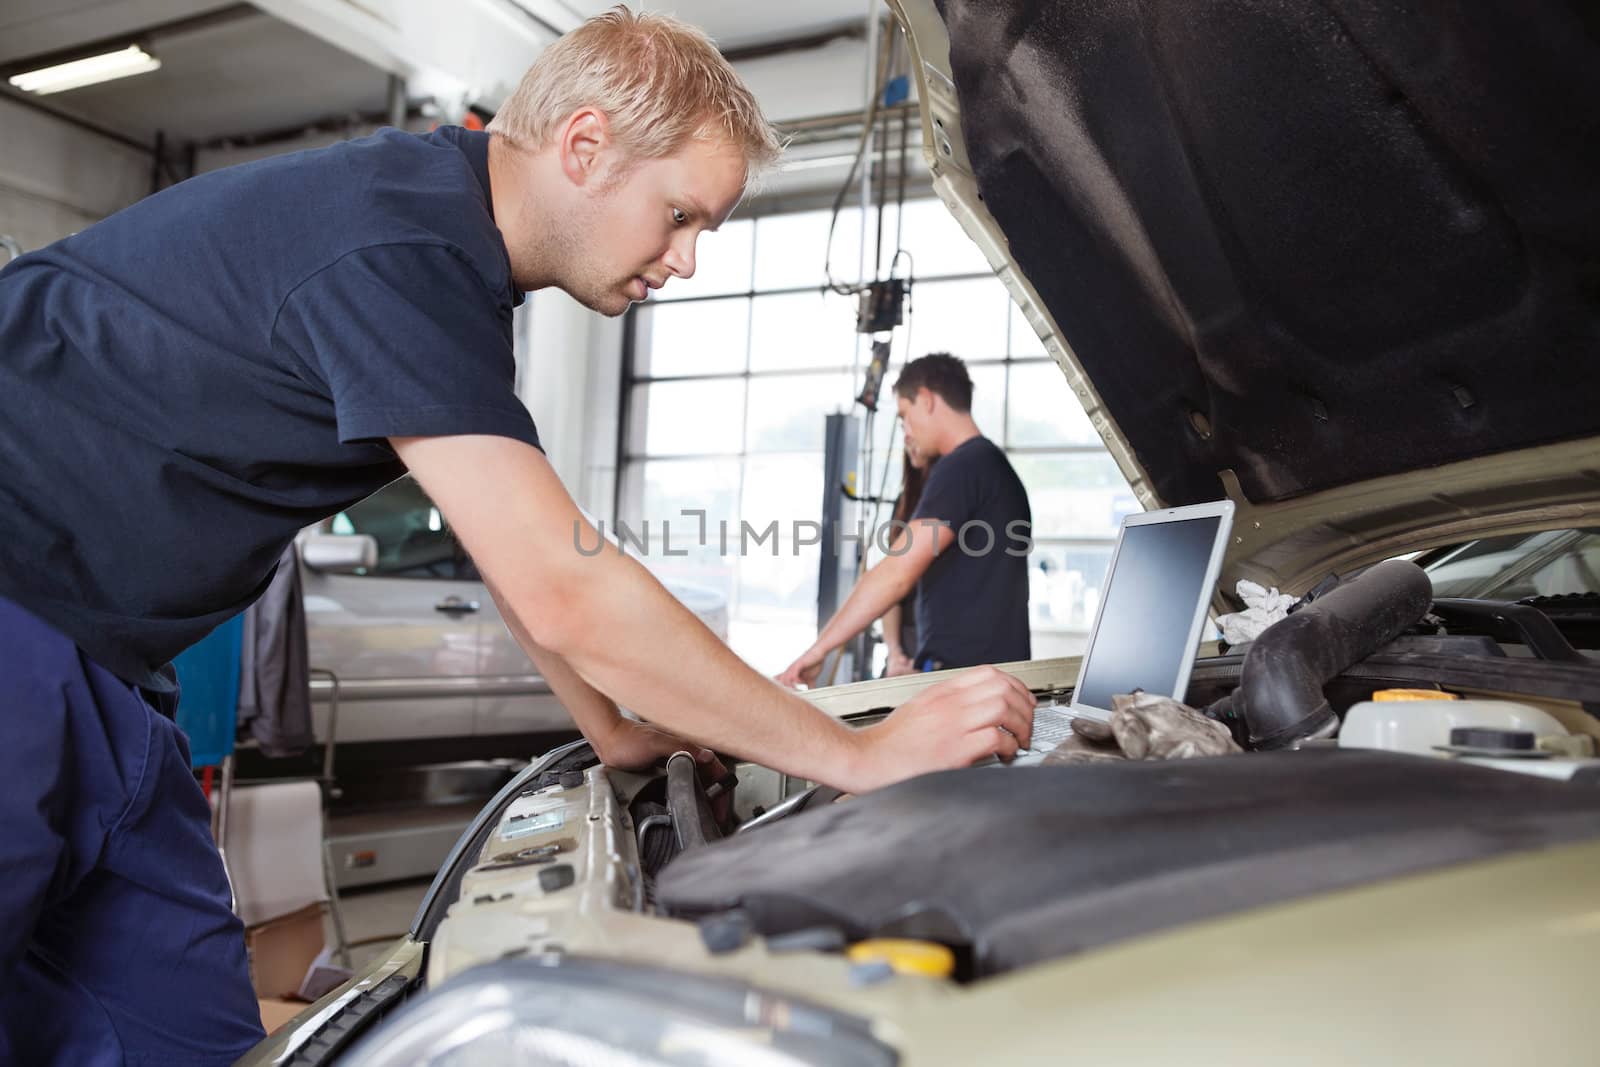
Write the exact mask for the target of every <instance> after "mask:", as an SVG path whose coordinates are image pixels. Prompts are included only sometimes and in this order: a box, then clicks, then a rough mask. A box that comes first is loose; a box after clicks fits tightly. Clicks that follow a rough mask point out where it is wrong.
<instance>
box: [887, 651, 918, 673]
mask: <svg viewBox="0 0 1600 1067" xmlns="http://www.w3.org/2000/svg"><path fill="white" fill-rule="evenodd" d="M916 673H917V665H916V663H914V662H912V659H911V657H910V656H908V655H906V654H905V653H904V652H902V651H900V650H899V649H898V648H897V649H894V650H893V651H891V652H890V653H889V663H888V666H887V667H886V668H885V669H884V672H883V676H884V677H885V678H899V677H902V676H903V675H907V674H916Z"/></svg>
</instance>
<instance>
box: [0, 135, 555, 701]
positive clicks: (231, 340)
mask: <svg viewBox="0 0 1600 1067" xmlns="http://www.w3.org/2000/svg"><path fill="white" fill-rule="evenodd" d="M521 300H522V294H521V293H520V292H518V291H517V290H516V288H515V286H514V285H513V283H512V279H511V264H510V260H509V258H508V256H507V254H506V248H505V244H504V242H503V241H502V239H501V237H500V233H499V231H498V230H497V229H496V228H495V224H494V214H493V207H492V204H491V201H490V189H489V169H488V135H487V134H483V133H474V132H469V131H466V130H462V129H457V128H445V129H440V130H438V131H436V132H434V133H431V134H428V135H426V136H416V135H413V134H408V133H403V132H400V131H397V130H383V131H380V132H379V133H377V134H375V135H373V136H371V137H367V138H364V139H362V140H359V141H351V142H347V143H344V144H340V145H336V146H333V147H331V148H324V149H320V150H316V151H311V152H302V153H297V154H294V155H289V156H281V157H277V158H274V159H268V160H264V161H262V162H258V163H250V164H246V165H244V166H240V167H233V168H229V169H227V170H222V171H217V172H215V173H212V174H206V175H203V176H201V177H198V178H193V179H191V180H189V181H186V182H183V183H182V184H180V185H176V186H174V187H172V188H170V189H167V190H165V191H163V192H161V193H158V194H157V195H155V196H152V197H149V198H148V199H146V200H142V201H140V202H139V203H137V204H135V205H134V206H132V207H130V208H128V209H127V210H125V211H122V212H120V213H118V214H116V215H113V216H112V217H110V218H108V219H106V220H104V221H103V222H100V223H97V224H95V225H94V226H91V227H89V228H88V229H87V230H84V231H83V232H82V233H80V234H77V235H75V236H73V237H69V238H67V239H65V240H63V241H58V242H57V243H55V244H53V245H51V246H49V247H48V248H45V249H42V250H40V251H38V252H35V253H32V254H30V255H27V256H23V257H21V258H20V259H17V260H16V261H14V262H13V263H11V264H10V265H9V266H8V267H6V269H5V270H4V271H0V405H3V410H4V418H3V420H0V595H3V596H6V597H9V598H11V599H12V600H14V601H15V602H17V603H18V604H20V605H22V606H23V607H24V608H26V609H28V610H29V611H31V612H33V613H34V614H35V615H37V616H39V617H40V618H42V619H44V620H45V621H46V622H48V623H50V624H51V625H52V626H54V627H56V628H57V629H59V630H60V631H61V632H62V633H64V634H66V635H67V636H68V637H71V638H72V639H73V640H74V641H75V642H77V644H78V646H79V647H80V648H82V649H83V650H84V651H85V652H86V653H88V654H89V655H90V656H91V657H92V658H93V659H95V660H96V661H98V662H99V663H101V664H102V665H104V666H105V667H107V668H108V669H110V670H111V671H113V672H115V673H116V674H117V675H118V676H120V677H122V678H124V679H126V680H127V681H130V682H132V683H135V684H138V685H142V686H146V687H148V688H151V689H156V690H161V689H168V688H170V683H169V682H168V681H167V678H166V675H165V673H164V672H162V671H161V668H162V667H163V665H164V664H166V663H167V662H168V661H169V660H170V659H171V658H172V657H173V656H175V655H176V654H177V653H178V652H180V651H182V650H183V649H184V648H186V647H187V646H189V645H191V644H193V643H194V642H195V641H197V640H199V639H200V638H201V637H203V636H205V634H206V633H208V632H209V631H210V630H211V629H212V628H213V627H215V626H216V625H217V624H219V623H221V622H223V621H224V620H226V619H227V618H229V617H231V616H232V615H234V614H236V613H237V612H239V611H241V610H242V609H243V608H245V607H246V606H248V605H249V604H250V603H251V602H252V601H253V600H254V599H255V598H256V597H257V596H258V595H259V594H260V593H261V592H262V590H263V589H265V587H266V584H267V582H268V581H269V580H270V578H271V576H272V572H273V569H274V564H275V562H276V560H277V559H278V557H279V555H280V554H281V553H282V552H283V550H284V548H285V547H286V546H287V544H288V543H289V541H290V540H292V539H293V537H294V535H295V533H296V532H297V531H298V530H300V529H301V528H302V527H304V526H306V525H308V524H310V523H312V522H315V521H316V520H318V519H321V518H324V517H326V516H328V515H331V514H334V513H336V512H338V511H340V510H342V509H344V508H345V507H348V506H349V505H350V504H353V503H355V502H356V501H358V500H360V499H361V498H363V497H365V496H367V495H369V494H371V493H372V492H374V491H375V490H377V489H379V488H381V487H382V486H384V485H385V484H387V483H388V482H390V481H393V480H394V479H395V478H397V477H399V476H400V475H401V474H402V473H404V467H403V466H402V464H401V463H400V462H399V460H398V459H397V458H396V456H395V453H394V451H393V449H391V448H390V447H389V445H388V444H387V443H386V442H385V440H384V439H385V438H386V437H390V436H441V435H448V434H466V433H474V434H495V435H500V436H505V437H512V438H515V439H517V440H521V441H525V442H527V443H528V444H531V445H534V446H537V445H538V442H539V438H538V434H537V432H536V431H535V429H534V426H533V421H532V419H531V418H530V417H529V415H528V412H527V409H526V408H525V407H524V406H523V405H522V403H521V402H520V401H519V400H518V399H517V397H516V395H515V393H514V392H513V375H514V357H513V353H512V340H511V314H512V308H513V307H514V306H515V305H516V304H518V303H520V302H521Z"/></svg>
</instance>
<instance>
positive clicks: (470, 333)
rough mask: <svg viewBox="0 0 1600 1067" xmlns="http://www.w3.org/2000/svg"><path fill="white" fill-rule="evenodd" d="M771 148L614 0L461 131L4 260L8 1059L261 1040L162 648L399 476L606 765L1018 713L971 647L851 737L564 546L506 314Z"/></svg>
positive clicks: (1011, 687)
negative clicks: (496, 107) (309, 532)
mask: <svg viewBox="0 0 1600 1067" xmlns="http://www.w3.org/2000/svg"><path fill="white" fill-rule="evenodd" d="M778 152H779V148H778V144H777V142H776V140H775V138H774V137H773V134H772V132H771V129H770V127H769V126H768V125H767V123H766V121H765V120H764V119H763V118H762V116H761V114H760V110H759V108H758V107H757V106H756V103H755V101H754V99H753V98H752V97H751V95H750V94H749V92H748V90H746V89H745V87H744V86H743V85H742V84H741V83H740V81H739V79H738V77H737V76H736V75H735V74H734V72H733V70H732V68H731V67H730V66H729V65H728V64H727V62H726V60H725V59H723V57H722V56H721V55H720V53H718V52H717V50H716V48H715V46H714V45H713V44H712V43H711V42H710V41H709V40H708V39H707V38H706V37H705V36H704V35H703V34H701V33H699V32H698V31H695V30H692V29H690V28H688V27H686V26H684V25H682V24H681V23H678V22H675V21H673V20H671V19H668V18H664V17H660V16H635V15H632V14H630V13H628V12H627V11H626V10H625V9H623V8H617V9H613V10H612V11H610V12H608V13H607V14H605V15H602V16H600V17H598V18H596V19H592V20H590V21H589V22H587V23H585V24H584V25H583V26H582V27H581V28H579V29H578V30H576V31H574V32H573V33H571V34H569V35H567V36H566V37H564V38H563V39H562V40H561V41H559V42H557V43H556V44H554V45H552V46H551V47H550V48H549V49H547V50H546V51H545V52H544V53H543V54H542V55H541V57H540V58H539V60H538V62H536V63H535V64H534V66H533V67H532V68H531V69H530V70H529V72H528V74H527V75H526V76H525V77H524V79H523V81H522V83H521V84H520V85H519V87H518V88H517V89H516V91H515V92H514V93H513V94H512V96H511V97H510V98H509V99H508V100H507V101H506V103H505V105H504V106H503V107H502V108H501V110H500V112H499V113H498V115H497V116H496V117H495V120H494V121H493V122H492V123H491V124H490V126H489V132H488V133H475V132H468V131H465V130H461V129H453V128H447V129H441V130H438V131H436V132H434V133H431V134H428V135H426V136H413V135H411V134H407V133H402V132H399V131H396V130H383V131H381V132H379V133H378V134H376V135H374V136H372V137H368V138H365V139H364V140H359V141H353V142H350V143H347V144H342V145H337V146H335V147H332V148H327V149H323V150H320V151H313V152H306V153H300V154H296V155H291V156H285V157H281V158H277V159H270V160H266V161H263V162H258V163H252V164H247V165H245V166H241V167H237V168H232V169H229V170H223V171H219V172H216V173H212V174H207V175H204V176H202V177H199V178H195V179H192V180H190V181H187V182H183V183H181V184H179V185H177V186H175V187H173V188H171V189H168V190H165V191H164V192H161V193H159V194H157V195H155V196H152V197H150V198H148V199H146V200H144V201H142V202H140V203H138V204H136V205H134V206H133V207H131V208H129V209H127V210H126V211H123V212H121V213H120V214H117V215H114V216H112V217H111V218H109V219H106V220H105V221H103V222H100V223H98V224H96V225H94V226H91V227H90V228H89V229H87V230H85V231H84V232H82V233H80V234H77V235H75V236H73V237H70V238H67V239H66V240H63V241H60V242H58V243H56V244H54V245H51V246H50V247H48V248H45V249H43V250H41V251H38V252H35V253H33V254H31V255H27V256H23V257H21V258H20V259H17V260H15V261H14V262H12V263H11V264H10V265H9V266H7V267H6V268H5V269H4V270H3V271H0V398H3V404H4V418H3V420H0V716H3V722H4V726H3V729H4V732H5V733H4V738H3V742H0V781H4V783H5V788H4V790H0V871H3V872H4V874H5V877H4V878H3V879H0V1063H8V1064H9V1063H27V1064H30V1065H32V1064H74V1065H76V1064H88V1063H124V1062H126V1063H130V1064H131V1063H141V1064H164V1065H165V1064H179V1063H181V1064H210V1063H218V1064H220V1063H231V1062H232V1061H233V1060H234V1059H235V1058H237V1057H238V1056H239V1055H240V1054H241V1053H242V1052H244V1051H245V1050H246V1049H247V1048H248V1047H249V1046H250V1045H251V1044H253V1043H254V1042H255V1041H256V1040H257V1039H258V1038H259V1037H260V1035H261V1026H260V1022H259V1017H258V1015H257V1007H256V1004H255V1000H254V997H253V995H252V991H251V989H250V983H249V978H248V974H247V970H246V965H245V950H244V942H243V939H242V936H241V933H242V931H241V928H240V925H239V921H238V920H237V919H236V918H235V917H234V915H233V914H232V912H231V910H230V906H229V901H230V896H229V892H228V886H227V882H226V878H225V875H224V872H223V868H222V865H221V862H220V859H219V857H218V855H217V852H216V849H215V847H214V845H213V844H212V843H211V840H210V833H209V810H208V808H207V805H206V802H205V800H204V799H203V798H202V796H201V794H200V791H199V788H198V787H197V785H196V784H195V781H194V777H193V775H192V773H191V770H190V767H189V760H188V750H187V746H186V744H185V742H184V740H183V738H182V736H181V735H180V734H179V733H178V731H177V728H176V727H175V725H174V723H173V721H172V713H173V711H174V708H175V704H176V698H177V694H176V686H175V683H174V676H173V674H172V671H171V668H170V666H169V663H170V661H171V659H172V657H173V656H174V655H176V654H177V653H178V652H180V651H181V650H183V649H184V648H185V647H187V646H189V645H191V644H193V643H194V642H195V641H197V640H199V639H200V638H201V637H203V636H204V635H205V634H206V633H207V632H208V631H210V630H211V629H212V628H213V627H215V626H216V625H218V624H219V623H221V622H223V621H224V620H226V619H228V618H229V617H230V616H232V615H235V614H237V613H238V612H239V611H241V610H242V609H244V608H245V607H246V606H248V605H249V604H250V603H251V602H252V601H253V600H254V599H255V598H256V597H257V596H258V595H260V593H261V592H262V591H263V590H264V589H265V587H266V585H267V584H268V582H269V580H270V579H271V577H272V572H273V569H274V567H275V564H276V561H277V560H278V558H279V556H280V555H281V554H282V552H283V551H284V549H285V547H286V546H287V545H288V543H289V542H290V541H291V540H292V539H293V537H294V536H295V534H296V532H297V531H298V530H300V529H301V528H302V527H304V526H307V525H309V524H311V523H314V522H316V521H318V520H320V519H322V518H325V517H326V516H328V515H331V514H334V513H336V512H338V511H340V510H342V509H344V508H347V507H349V506H350V505H351V504H353V503H355V502H356V501H358V500H360V499H362V498H363V497H365V496H367V495H368V494H370V493H372V492H373V491H375V490H376V489H378V488H380V487H381V486H383V485H384V484H386V483H388V482H390V481H392V480H394V479H395V478H397V477H399V476H400V475H401V474H403V473H405V472H406V471H407V470H409V471H410V472H411V473H413V474H414V475H415V476H416V478H417V480H418V481H419V482H420V483H421V485H422V486H423V488H424V489H425V490H426V491H427V493H428V494H429V495H430V496H431V497H432V498H433V499H434V501H435V502H437V503H438V505H439V507H440V508H441V510H442V511H443V512H444V514H445V516H446V518H447V519H448V520H449V523H450V526H451V527H452V528H453V529H454V530H455V532H456V533H457V535H458V536H459V537H460V538H461V540H462V541H463V543H464V544H465V546H466V548H467V549H468V550H469V551H470V552H471V554H472V556H473V559H474V561H475V562H476V564H477V565H478V567H479V569H480V571H481V572H482V574H483V576H484V578H485V580H486V581H487V582H488V583H489V585H490V588H491V590H492V591H493V593H494V595H495V597H496V600H497V601H498V602H499V603H500V605H501V607H502V610H503V612H504V616H505V619H506V622H507V625H508V626H509V627H510V628H511V630H512V632H513V634H514V635H515V636H516V637H517V638H518V640H519V641H520V642H521V643H522V645H523V647H524V648H525V649H526V650H527V651H528V653H529V655H530V656H531V657H532V658H533V659H534V661H535V662H536V664H537V665H538V667H539V669H540V670H541V672H542V673H543V674H544V676H545V677H546V679H547V680H548V681H549V682H550V683H551V685H552V687H553V688H554V690H555V692H556V694H557V696H558V697H560V699H561V700H562V703H563V704H564V705H565V706H566V708H567V709H568V711H569V712H570V713H571V714H572V716H573V718H574V720H575V721H576V722H577V724H578V726H579V727H580V728H581V729H582V730H583V732H584V734H585V735H586V736H587V738H588V739H589V741H590V742H591V744H592V745H593V747H594V750H595V752H596V754H597V755H598V756H599V757H600V758H601V759H603V760H605V761H606V762H608V763H611V764H614V765H618V766H623V767H639V766H645V765H648V764H650V763H652V762H653V761H654V760H655V759H656V758H657V757H659V756H664V755H668V754H670V753H672V752H674V751H677V750H679V749H682V748H684V747H686V745H687V743H686V742H685V741H684V740H683V739H682V738H681V737H679V736H675V735H674V734H673V733H669V732H667V731H668V730H671V731H675V732H676V733H678V734H682V735H683V736H686V737H690V738H693V739H694V740H695V741H696V742H698V743H699V744H701V745H706V746H714V747H715V748H717V749H720V750H722V751H725V752H730V753H734V754H736V755H740V756H745V757H749V758H753V759H761V760H763V761H765V762H767V763H769V764H771V765H772V766H774V767H777V768H779V769H781V770H784V771H786V772H787V773H790V774H794V775H795V776H797V777H803V778H811V779H816V780H819V781H824V782H829V783H830V784H834V785H837V786H839V787H842V788H846V789H850V790H863V789H870V788H873V787H875V786H877V785H880V784H884V783H886V782H889V781H893V780H895V779H897V778H901V777H905V776H907V775H910V774H915V773H918V772H919V771H923V770H930V769H934V768H940V767H947V766H954V765H958V764H960V763H963V762H971V761H973V760H976V759H981V758H984V757H985V756H987V755H989V754H990V753H992V752H1001V754H1003V755H1008V754H1009V752H1008V751H1006V750H1007V749H1009V750H1010V751H1014V750H1015V747H1016V745H1015V741H1014V740H1012V739H1011V735H1012V734H1015V735H1017V736H1019V737H1022V738H1023V739H1024V740H1025V739H1026V737H1027V727H1028V725H1029V724H1030V723H1031V709H1032V704H1033V701H1032V698H1031V697H1030V696H1029V695H1028V693H1027V690H1026V689H1025V688H1022V687H1021V686H1020V683H1016V682H1015V681H1014V680H1012V679H1008V678H1003V677H1001V676H999V675H998V674H996V675H994V676H993V677H988V676H985V677H983V678H980V679H979V680H978V681H977V682H975V683H968V684H967V685H966V686H965V687H950V686H945V687H940V688H937V689H933V690H929V691H928V692H927V693H925V694H923V695H921V696H919V697H918V698H917V699H916V700H914V701H912V702H909V703H908V704H907V705H906V706H905V707H904V708H903V709H902V710H901V711H900V712H898V713H897V714H896V715H895V716H892V717H891V718H890V719H889V720H887V721H886V722H885V723H883V724H881V725H879V726H876V727H873V728H871V729H870V730H865V731H851V730H849V729H848V728H846V727H844V726H843V725H841V724H840V723H838V722H837V721H835V720H833V719H831V718H829V717H828V716H826V715H823V714H822V713H820V712H819V711H817V710H816V709H815V708H813V707H811V706H810V705H809V704H807V703H806V702H805V701H803V700H801V699H800V698H798V697H796V696H795V695H794V694H791V693H787V692H785V691H783V690H782V689H781V688H780V687H778V686H775V685H773V684H771V682H770V681H768V680H766V679H763V678H761V677H760V676H759V675H757V674H756V673H755V672H754V671H752V670H750V669H749V668H748V667H746V666H745V665H744V664H743V663H742V662H741V661H740V660H739V659H738V658H737V657H735V656H734V655H733V653H732V652H731V651H730V650H728V649H727V648H726V647H725V646H724V645H722V644H721V643H720V642H718V641H717V639H716V638H715V637H714V636H713V635H712V634H711V633H710V631H708V630H707V629H705V627H704V626H702V625H700V624H699V623H698V622H697V621H696V619H695V618H694V616H693V615H692V614H690V613H689V611H688V610H687V609H686V608H684V607H683V606H682V605H681V604H679V603H678V602H677V601H676V600H674V599H673V598H672V596H671V595H670V594H669V593H667V592H666V590H665V589H663V588H662V587H661V585H660V584H659V583H657V582H656V581H655V580H654V579H653V578H651V577H650V575H649V573H648V572H647V571H646V570H645V569H644V568H643V567H642V566H640V565H639V564H638V563H637V562H635V561H633V560H631V559H629V558H626V557H624V556H622V555H621V554H620V553H617V554H613V553H609V552H608V553H602V554H599V555H586V554H584V553H583V552H581V551H579V550H578V546H579V545H580V544H585V543H593V542H592V539H593V537H594V533H593V531H592V530H589V531H588V533H587V536H584V535H583V533H582V531H583V530H585V529H586V527H585V526H584V520H583V518H582V516H581V513H580V512H579V510H578V509H577V507H576V505H575V504H574V503H573V502H572V499H571V497H569V496H568V495H567V492H566V490H565V489H564V488H563V487H562V485H561V483H560V481H559V480H558V479H557V478H556V476H555V474H554V472H553V470H552V469H551V466H550V464H549V462H548V461H547V460H546V459H545V457H544V455H543V453H542V452H541V451H540V448H539V437H538V434H537V433H536V432H535V429H534V426H533V423H532V421H531V419H530V418H529V417H528V413H527V410H526V409H525V408H524V407H523V406H522V404H521V403H520V402H519V400H518V399H517V397H516V395H515V393H514V391H513V349H512V334H511V318H512V309H513V308H514V307H515V306H516V305H517V304H518V303H520V302H521V300H522V294H523V293H524V292H525V291H528V290H533V289H539V288H544V287H546V286H556V287H559V288H561V289H564V290H565V291H567V292H568V293H570V294H571V295H572V296H573V297H575V298H576V299H577V300H579V301H580V302H582V303H583V304H585V305H587V306H588V307H590V308H593V309H594V310H596V311H599V312H602V313H604V314H608V315H619V314H621V313H622V312H623V311H624V310H626V309H627V307H628V306H629V305H630V304H631V303H632V302H634V301H637V300H642V299H644V297H645V296H646V294H647V292H648V291H649V290H650V289H653V288H659V287H660V286H661V285H663V284H665V283H666V281H667V280H668V279H670V278H674V277H688V276H689V275H690V274H692V273H693V271H694V265H695V264H694V256H695V242H696V239H697V238H698V237H699V235H700V234H701V233H702V232H705V231H706V230H712V229H715V228H716V227H717V226H718V225H719V224H720V223H721V222H722V221H723V220H724V219H725V218H726V217H727V216H728V214H729V213H730V212H731V211H732V210H733V209H734V206H735V205H736V204H737V203H738V201H739V199H740V197H741V196H742V194H743V191H744V188H745V185H746V183H747V180H748V178H749V176H750V175H751V174H752V173H753V172H755V171H756V170H758V169H760V168H762V167H764V166H766V165H769V164H771V163H772V162H773V161H774V160H775V159H776V157H777V155H778ZM616 701H621V702H623V703H624V704H626V705H627V706H629V707H631V708H635V709H638V710H639V711H640V712H641V713H643V714H646V715H648V716H649V717H650V718H651V720H653V722H655V723H658V724H660V725H659V727H658V726H650V725H645V724H643V723H639V722H636V721H634V720H630V719H627V718H625V717H623V716H621V715H620V714H619V712H618V710H617V704H616ZM951 707H958V708H964V709H966V717H965V721H963V722H961V723H959V724H955V725H952V726H951V727H950V728H943V727H941V726H940V725H939V724H940V723H942V722H944V721H945V720H946V719H947V718H948V717H949V716H948V711H949V710H950V708H951ZM1000 725H1003V726H1005V728H1006V729H1005V730H1004V731H1003V730H998V729H995V727H996V726H1000ZM1006 731H1009V733H1007V732H1006ZM908 745H909V746H910V748H909V757H908V749H907V746H908ZM691 747H693V746H691ZM695 750H696V751H698V752H700V754H701V756H702V758H704V759H710V752H709V751H707V750H704V749H698V748H697V747H696V748H695Z"/></svg>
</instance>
